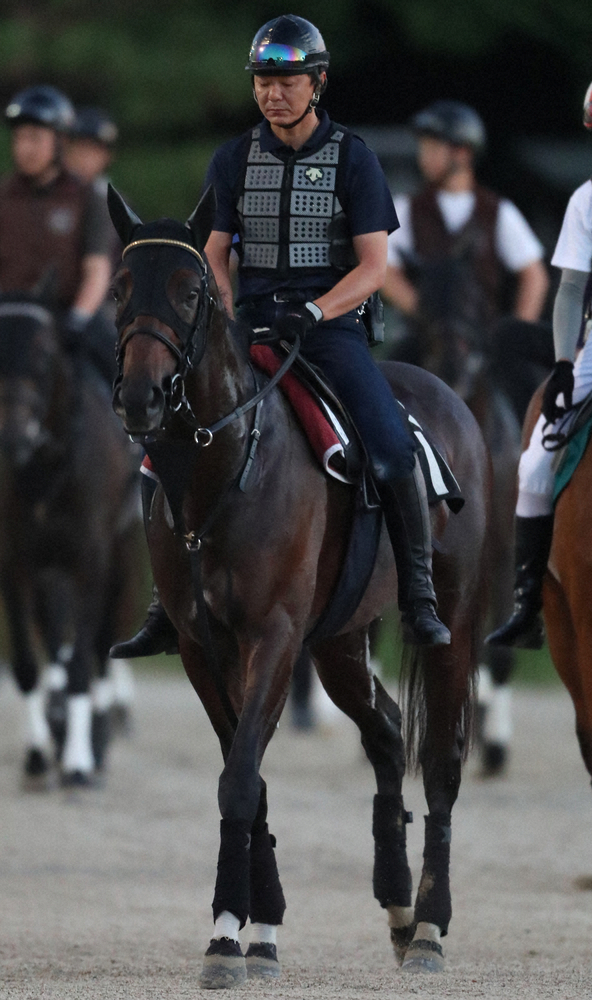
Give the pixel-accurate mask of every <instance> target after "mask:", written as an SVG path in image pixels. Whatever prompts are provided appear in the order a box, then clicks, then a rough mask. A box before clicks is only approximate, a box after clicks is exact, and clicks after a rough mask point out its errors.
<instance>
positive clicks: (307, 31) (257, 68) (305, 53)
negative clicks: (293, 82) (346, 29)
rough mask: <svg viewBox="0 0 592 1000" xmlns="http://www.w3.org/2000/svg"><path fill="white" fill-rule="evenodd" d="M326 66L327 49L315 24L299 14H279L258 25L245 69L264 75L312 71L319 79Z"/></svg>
mask: <svg viewBox="0 0 592 1000" xmlns="http://www.w3.org/2000/svg"><path fill="white" fill-rule="evenodd" d="M328 66H329V53H328V52H327V49H326V47H325V43H324V41H323V36H322V35H321V33H320V31H319V30H318V28H315V26H314V24H311V23H310V21H305V20H304V18H303V17H296V16H295V15H294V14H282V16H281V17H275V18H274V19H273V21H268V22H267V24H264V25H263V27H262V28H259V31H258V32H257V34H256V35H255V37H254V39H253V44H252V45H251V51H250V52H249V63H248V65H247V66H245V69H246V70H248V71H249V73H252V74H257V75H267V76H293V75H295V74H300V73H312V74H313V76H314V77H315V79H316V80H317V82H320V72H321V70H326V69H327V67H328Z"/></svg>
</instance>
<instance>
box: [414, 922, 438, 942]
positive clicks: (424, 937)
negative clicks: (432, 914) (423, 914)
mask: <svg viewBox="0 0 592 1000" xmlns="http://www.w3.org/2000/svg"><path fill="white" fill-rule="evenodd" d="M413 940H414V941H435V942H436V944H440V928H439V927H438V925H437V924H428V923H425V922H424V921H420V923H419V924H418V925H417V930H416V931H415V936H414V938H413Z"/></svg>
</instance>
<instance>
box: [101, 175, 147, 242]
mask: <svg viewBox="0 0 592 1000" xmlns="http://www.w3.org/2000/svg"><path fill="white" fill-rule="evenodd" d="M107 205H108V207H109V215H110V216H111V222H112V223H113V225H114V226H115V229H116V231H117V235H118V236H119V239H120V240H121V242H122V243H123V245H124V246H127V245H128V243H129V242H130V241H131V238H132V233H133V231H134V229H135V228H136V226H141V225H142V220H141V219H140V218H139V217H138V216H137V215H136V213H135V212H132V210H131V208H130V207H129V206H128V205H126V203H125V202H124V200H123V198H122V197H121V195H120V194H119V191H116V190H115V188H114V187H113V185H112V184H109V187H108V189H107Z"/></svg>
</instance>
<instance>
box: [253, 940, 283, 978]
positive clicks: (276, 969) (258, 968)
mask: <svg viewBox="0 0 592 1000" xmlns="http://www.w3.org/2000/svg"><path fill="white" fill-rule="evenodd" d="M245 961H246V963H247V976H248V977H249V979H270V978H271V979H277V977H278V976H279V975H281V971H282V967H281V965H280V963H279V962H278V957H277V948H276V946H275V945H274V944H269V943H268V942H260V943H258V944H250V945H249V947H248V949H247V955H246V958H245Z"/></svg>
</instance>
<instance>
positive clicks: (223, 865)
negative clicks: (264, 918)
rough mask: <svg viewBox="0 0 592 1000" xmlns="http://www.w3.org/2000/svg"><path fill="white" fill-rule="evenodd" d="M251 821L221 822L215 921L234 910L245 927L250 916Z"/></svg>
mask: <svg viewBox="0 0 592 1000" xmlns="http://www.w3.org/2000/svg"><path fill="white" fill-rule="evenodd" d="M250 845H251V824H250V823H249V822H248V821H247V820H243V819H223V820H221V821H220V853H219V855H218V875H217V878H216V889H215V891H214V902H213V903H212V910H213V911H214V920H217V919H218V917H219V916H220V914H221V913H222V912H223V911H224V910H228V911H229V913H234V915H235V917H238V919H239V920H240V925H241V927H244V926H245V924H246V922H247V917H248V916H249V883H250V880H249V861H250V858H249V855H250V850H249V848H250Z"/></svg>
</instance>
